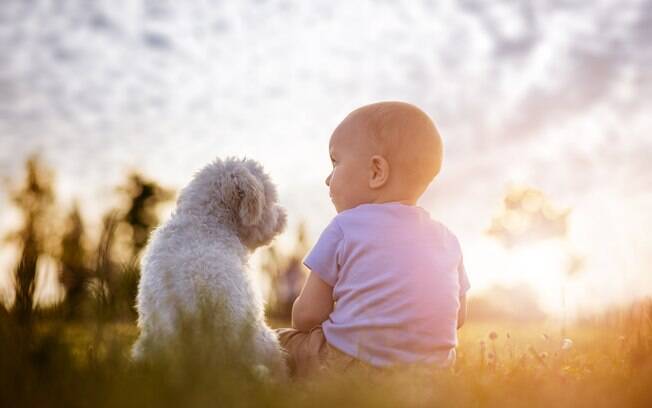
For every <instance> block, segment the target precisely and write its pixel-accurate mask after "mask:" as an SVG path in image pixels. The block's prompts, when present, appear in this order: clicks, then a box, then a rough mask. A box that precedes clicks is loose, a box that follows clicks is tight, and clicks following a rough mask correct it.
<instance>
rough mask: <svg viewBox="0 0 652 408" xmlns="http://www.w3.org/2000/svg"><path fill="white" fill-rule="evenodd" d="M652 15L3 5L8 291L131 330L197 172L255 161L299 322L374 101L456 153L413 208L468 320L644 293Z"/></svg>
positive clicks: (560, 5) (638, 1) (439, 6)
mask: <svg viewBox="0 0 652 408" xmlns="http://www.w3.org/2000/svg"><path fill="white" fill-rule="evenodd" d="M651 96H652V1H650V0H619V1H616V0H613V1H594V2H581V1H549V2H530V1H526V0H520V1H510V2H488V1H487V2H483V1H474V0H465V1H426V0H424V1H407V0H405V1H380V0H378V1H356V2H345V1H311V2H301V1H285V0H283V1H280V0H279V1H272V0H269V1H265V0H258V1H187V2H175V1H171V0H170V1H161V0H159V1H145V0H142V1H138V0H129V1H126V0H125V1H108V0H107V1H99V0H98V1H82V0H77V1H45V0H33V1H19V0H6V1H3V2H2V4H1V5H0V177H1V184H0V237H1V241H0V296H1V299H2V302H3V303H4V304H5V305H6V306H7V307H8V308H11V309H12V310H13V311H14V312H15V313H16V314H17V315H19V316H22V317H21V318H23V319H29V318H30V316H31V315H32V314H33V313H34V311H35V310H43V311H44V310H53V312H52V313H55V312H56V313H57V314H61V315H63V316H66V317H67V318H70V319H76V318H83V317H84V316H87V315H89V314H91V313H92V311H95V312H98V311H99V312H100V313H102V314H103V315H105V316H107V317H109V318H116V319H128V320H133V319H134V318H135V311H134V309H133V299H134V296H135V293H136V288H137V282H138V276H139V275H138V274H139V271H138V259H139V255H140V253H141V251H142V249H143V247H144V246H145V244H146V242H147V236H148V234H149V232H150V231H151V229H152V228H154V227H155V226H156V225H157V224H158V223H159V222H161V221H164V220H165V219H166V217H168V216H169V214H170V211H171V209H172V208H173V204H174V198H175V197H176V194H177V192H178V191H179V189H180V188H181V187H183V186H184V185H185V184H186V183H187V182H188V181H189V180H190V179H191V177H192V175H193V173H194V172H195V171H196V170H198V169H199V168H201V167H202V166H203V165H204V164H206V163H208V162H209V161H211V160H213V159H214V158H216V157H225V156H227V155H236V156H247V157H251V158H254V159H256V160H259V161H260V162H261V163H263V165H264V166H265V168H266V170H267V171H268V172H269V173H270V175H271V176H272V178H273V179H274V181H275V182H276V183H277V185H278V188H279V195H280V200H281V203H282V204H283V205H284V206H285V207H286V208H287V209H288V213H289V225H288V228H287V231H286V232H285V233H284V234H283V235H282V236H281V237H279V238H278V239H277V240H276V241H275V243H274V245H273V246H272V247H270V248H266V249H264V250H259V251H258V252H257V253H256V255H255V257H254V258H253V260H252V262H251V265H252V269H253V270H252V273H254V274H255V275H256V277H257V281H258V282H259V283H260V285H261V290H262V291H263V292H264V294H265V296H266V298H267V299H268V315H269V316H272V317H278V318H280V319H287V318H288V315H289V310H290V307H291V302H292V300H294V297H295V296H296V295H297V293H298V290H299V289H300V287H301V284H302V282H303V279H304V277H305V274H306V272H307V271H306V270H305V268H304V267H303V266H302V265H301V261H302V259H303V257H304V256H305V254H306V252H307V251H308V250H309V249H310V247H311V245H312V244H313V243H314V242H315V240H316V239H317V237H318V236H319V233H320V232H321V230H322V229H323V228H324V227H325V226H326V225H327V223H328V222H329V221H330V219H331V218H332V217H333V216H334V215H335V210H334V208H333V207H332V205H331V202H330V199H329V196H328V190H327V187H326V185H325V183H324V180H325V178H326V176H327V175H328V173H329V172H330V160H329V156H328V141H329V137H330V134H331V132H332V131H333V129H334V128H335V127H336V126H337V124H338V123H339V121H341V120H342V119H343V118H344V116H346V114H348V113H349V112H350V111H351V110H353V109H355V108H356V107H359V106H361V105H364V104H368V103H372V102H376V101H380V100H402V101H406V102H410V103H413V104H416V105H418V106H419V107H421V108H422V109H423V110H424V111H426V112H427V113H428V114H429V115H430V116H431V117H432V118H433V119H434V121H435V122H436V124H437V126H438V128H439V130H440V133H441V135H442V137H443V140H444V146H445V157H444V164H443V169H442V172H441V173H440V175H439V176H438V177H437V179H436V180H435V181H434V182H433V183H432V185H431V186H430V188H429V189H428V190H427V191H426V193H425V194H424V196H423V197H422V198H421V200H420V201H419V203H418V204H419V205H420V206H422V207H423V208H425V209H427V210H428V211H429V212H430V213H431V215H432V217H433V218H435V219H437V220H439V221H441V222H443V223H444V224H446V225H447V226H448V227H449V228H450V229H451V230H452V231H453V232H454V233H455V234H456V235H457V236H458V238H459V240H460V242H461V244H462V249H463V251H464V259H465V264H466V269H467V271H468V274H469V278H470V281H471V285H472V289H471V291H470V292H469V296H470V297H471V299H470V318H471V319H478V320H481V319H495V318H501V319H511V320H515V321H531V320H544V319H562V320H565V319H571V318H576V317H581V316H583V315H586V314H590V313H595V312H599V311H603V310H605V309H607V308H611V307H615V306H619V305H626V304H630V303H632V302H636V301H637V300H638V299H641V298H644V297H646V296H650V295H651V294H652V238H650V234H649V231H650V229H651V228H652V211H651V209H652V171H651V170H652V167H651V164H650V158H651V157H652V136H651V131H652V116H651V115H650V112H651V108H652V98H651Z"/></svg>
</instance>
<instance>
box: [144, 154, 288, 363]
mask: <svg viewBox="0 0 652 408" xmlns="http://www.w3.org/2000/svg"><path fill="white" fill-rule="evenodd" d="M277 200H278V198H277V193H276V188H275V186H274V184H273V183H272V181H271V180H270V178H269V176H268V175H267V174H266V173H265V172H264V170H263V168H262V166H261V165H260V164H259V163H257V162H256V161H254V160H251V159H246V158H245V159H237V158H233V157H229V158H227V159H225V160H220V159H217V160H215V161H214V162H212V163H210V164H209V165H207V166H206V167H204V168H203V169H202V170H200V171H199V172H198V173H196V174H195V176H194V178H193V180H192V181H191V182H190V184H189V185H188V186H186V187H185V188H184V189H183V190H182V191H181V194H180V196H179V198H178V200H177V206H176V209H175V210H174V212H173V213H172V216H171V217H170V219H169V220H168V221H167V222H166V223H165V224H164V225H162V226H160V227H159V228H157V229H156V230H155V231H154V232H153V234H152V236H151V237H150V242H149V243H148V245H147V248H146V250H145V254H144V256H143V259H142V261H141V271H142V275H141V278H140V282H139V285H138V296H137V309H138V327H139V329H140V337H139V339H138V341H137V342H136V344H135V345H134V347H133V349H132V355H133V357H134V358H135V359H142V358H144V357H145V356H146V355H147V354H148V352H149V351H151V350H150V349H153V348H154V345H157V346H162V345H164V344H165V342H166V341H167V340H168V339H169V338H170V337H169V336H170V335H175V333H178V332H179V330H180V327H179V318H180V316H181V315H183V316H193V315H197V314H199V313H200V310H199V308H200V306H201V305H200V303H201V299H204V300H208V301H209V302H210V304H215V303H216V302H222V305H223V306H224V307H223V309H224V310H222V311H220V312H221V313H223V314H224V315H219V316H220V318H222V316H224V317H223V320H224V321H220V326H221V327H222V328H223V329H224V330H225V331H227V332H229V333H231V334H232V335H233V336H235V337H237V335H238V334H237V333H238V329H239V328H241V327H242V325H243V324H247V325H249V327H251V328H252V330H253V333H252V335H253V336H252V342H253V344H251V349H252V350H253V355H251V356H246V357H247V358H248V361H251V362H252V364H253V366H258V368H261V367H260V366H261V365H262V366H264V367H265V368H264V369H263V371H266V370H269V372H271V373H272V374H282V375H285V372H286V368H285V362H284V359H283V355H282V351H281V348H280V346H279V342H278V339H277V337H276V335H275V333H274V331H273V330H271V329H270V328H269V327H268V326H267V325H266V324H265V320H264V314H263V301H262V297H261V295H260V293H259V292H258V291H257V290H255V288H254V286H253V283H252V281H251V279H250V276H249V273H248V272H247V262H248V257H249V254H250V253H251V252H252V251H254V250H255V249H256V248H258V247H260V246H263V245H267V244H268V243H270V242H271V241H272V239H273V238H274V237H275V236H276V235H277V234H279V233H280V232H281V231H282V230H283V229H284V228H285V224H286V213H285V210H284V209H283V208H282V207H280V206H279V205H278V204H277ZM236 341H244V340H242V339H236Z"/></svg>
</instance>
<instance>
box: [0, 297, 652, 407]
mask: <svg viewBox="0 0 652 408" xmlns="http://www.w3.org/2000/svg"><path fill="white" fill-rule="evenodd" d="M0 321H1V325H0V350H1V353H0V406H2V407H14V406H66V407H85V406H94V407H101V406H228V407H240V406H242V407H250V406H251V407H253V406H270V407H273V406H278V407H281V406H282V407H286V406H288V407H305V406H309V407H312V408H315V407H332V406H356V407H397V406H406V407H421V406H455V407H457V406H459V407H485V406H487V407H493V406H496V407H520V406H528V407H565V406H573V407H582V406H591V407H649V406H652V387H651V386H652V302H651V301H647V302H641V303H638V304H636V305H634V306H632V307H631V308H629V309H623V310H619V311H614V312H612V313H609V314H604V315H601V316H596V317H594V318H590V319H585V320H583V321H577V322H575V323H574V324H572V325H570V326H569V327H567V328H566V330H565V333H564V336H562V335H561V333H560V327H559V325H558V324H557V323H556V322H552V321H551V322H549V323H536V324H528V323H519V324H516V323H510V322H506V321H502V322H501V321H494V322H491V321H484V322H477V321H476V322H473V321H471V322H469V323H467V324H466V325H465V326H464V327H463V328H462V329H461V330H460V331H459V338H460V344H459V347H458V357H457V363H456V365H455V367H454V368H453V369H451V370H443V371H442V370H433V369H431V368H425V367H398V368H393V369H387V370H384V371H377V370H367V369H364V368H357V369H353V370H350V371H347V372H345V373H333V372H324V373H323V374H321V375H318V376H315V377H313V378H311V379H307V380H302V381H295V382H279V381H274V379H272V381H264V380H261V379H260V378H258V377H256V376H255V375H252V373H251V372H249V371H248V370H246V369H245V367H242V366H241V365H239V364H238V359H237V357H238V353H246V351H245V350H240V351H238V350H233V351H232V352H230V354H229V353H225V352H223V350H217V349H215V348H213V349H211V347H206V348H204V349H203V350H204V351H199V352H198V351H197V349H195V350H193V349H192V348H190V347H186V345H183V344H180V345H179V346H178V347H176V348H175V349H174V351H173V355H174V356H173V358H162V359H161V360H160V361H156V362H151V363H148V364H135V363H132V362H130V360H129V358H128V351H129V347H130V346H131V344H132V343H133V341H134V340H135V338H136V336H137V328H136V327H135V325H134V324H133V323H132V322H131V321H124V322H116V321H102V320H101V319H97V320H90V321H80V322H74V323H70V322H64V321H63V320H57V319H52V318H48V319H39V318H36V319H35V321H34V323H33V324H32V325H30V326H29V327H27V326H24V325H20V324H16V323H15V322H14V321H13V320H12V319H11V316H10V315H9V314H8V313H3V316H2V319H1V320H0ZM270 323H271V325H273V326H283V325H286V322H284V321H274V320H271V321H270ZM188 334H190V337H193V336H195V337H196V335H197V334H198V333H197V332H194V333H188ZM199 338H201V334H199ZM220 351H222V352H220ZM168 357H170V356H168Z"/></svg>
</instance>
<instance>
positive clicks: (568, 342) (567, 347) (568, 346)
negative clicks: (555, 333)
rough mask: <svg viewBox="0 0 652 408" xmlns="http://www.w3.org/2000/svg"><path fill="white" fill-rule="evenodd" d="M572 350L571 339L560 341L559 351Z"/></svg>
mask: <svg viewBox="0 0 652 408" xmlns="http://www.w3.org/2000/svg"><path fill="white" fill-rule="evenodd" d="M571 348H573V340H571V339H564V340H562V341H561V349H562V350H570V349H571Z"/></svg>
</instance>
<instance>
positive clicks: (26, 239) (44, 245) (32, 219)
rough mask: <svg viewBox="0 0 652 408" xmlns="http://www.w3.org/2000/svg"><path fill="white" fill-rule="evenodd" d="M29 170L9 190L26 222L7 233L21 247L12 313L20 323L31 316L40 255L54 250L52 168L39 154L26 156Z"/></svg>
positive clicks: (15, 276)
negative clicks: (51, 229) (46, 164)
mask: <svg viewBox="0 0 652 408" xmlns="http://www.w3.org/2000/svg"><path fill="white" fill-rule="evenodd" d="M26 170H27V175H26V178H25V181H24V182H23V184H22V185H21V186H19V187H17V188H15V189H11V190H10V192H9V195H10V198H11V201H12V202H13V204H14V205H15V206H16V207H17V208H18V209H19V211H20V212H21V213H22V219H23V225H22V227H21V228H20V230H19V231H16V232H13V233H11V234H9V236H8V237H7V240H8V241H15V242H17V244H18V245H19V247H20V250H19V251H20V256H19V260H18V264H17V266H16V268H15V269H14V274H13V281H14V293H15V297H14V304H13V307H12V314H13V315H14V316H15V317H16V318H17V320H18V321H19V322H21V323H28V322H29V321H30V320H31V317H32V310H33V308H34V290H35V286H36V273H37V264H38V260H39V257H40V256H41V255H43V254H46V253H48V252H51V244H52V238H51V236H52V234H50V232H51V231H50V226H51V223H50V219H51V215H52V211H53V208H54V199H55V195H54V190H53V188H52V172H51V171H50V170H49V169H48V168H46V167H44V166H42V165H41V163H40V161H39V159H38V157H37V156H32V157H30V158H29V159H28V160H27V163H26Z"/></svg>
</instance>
